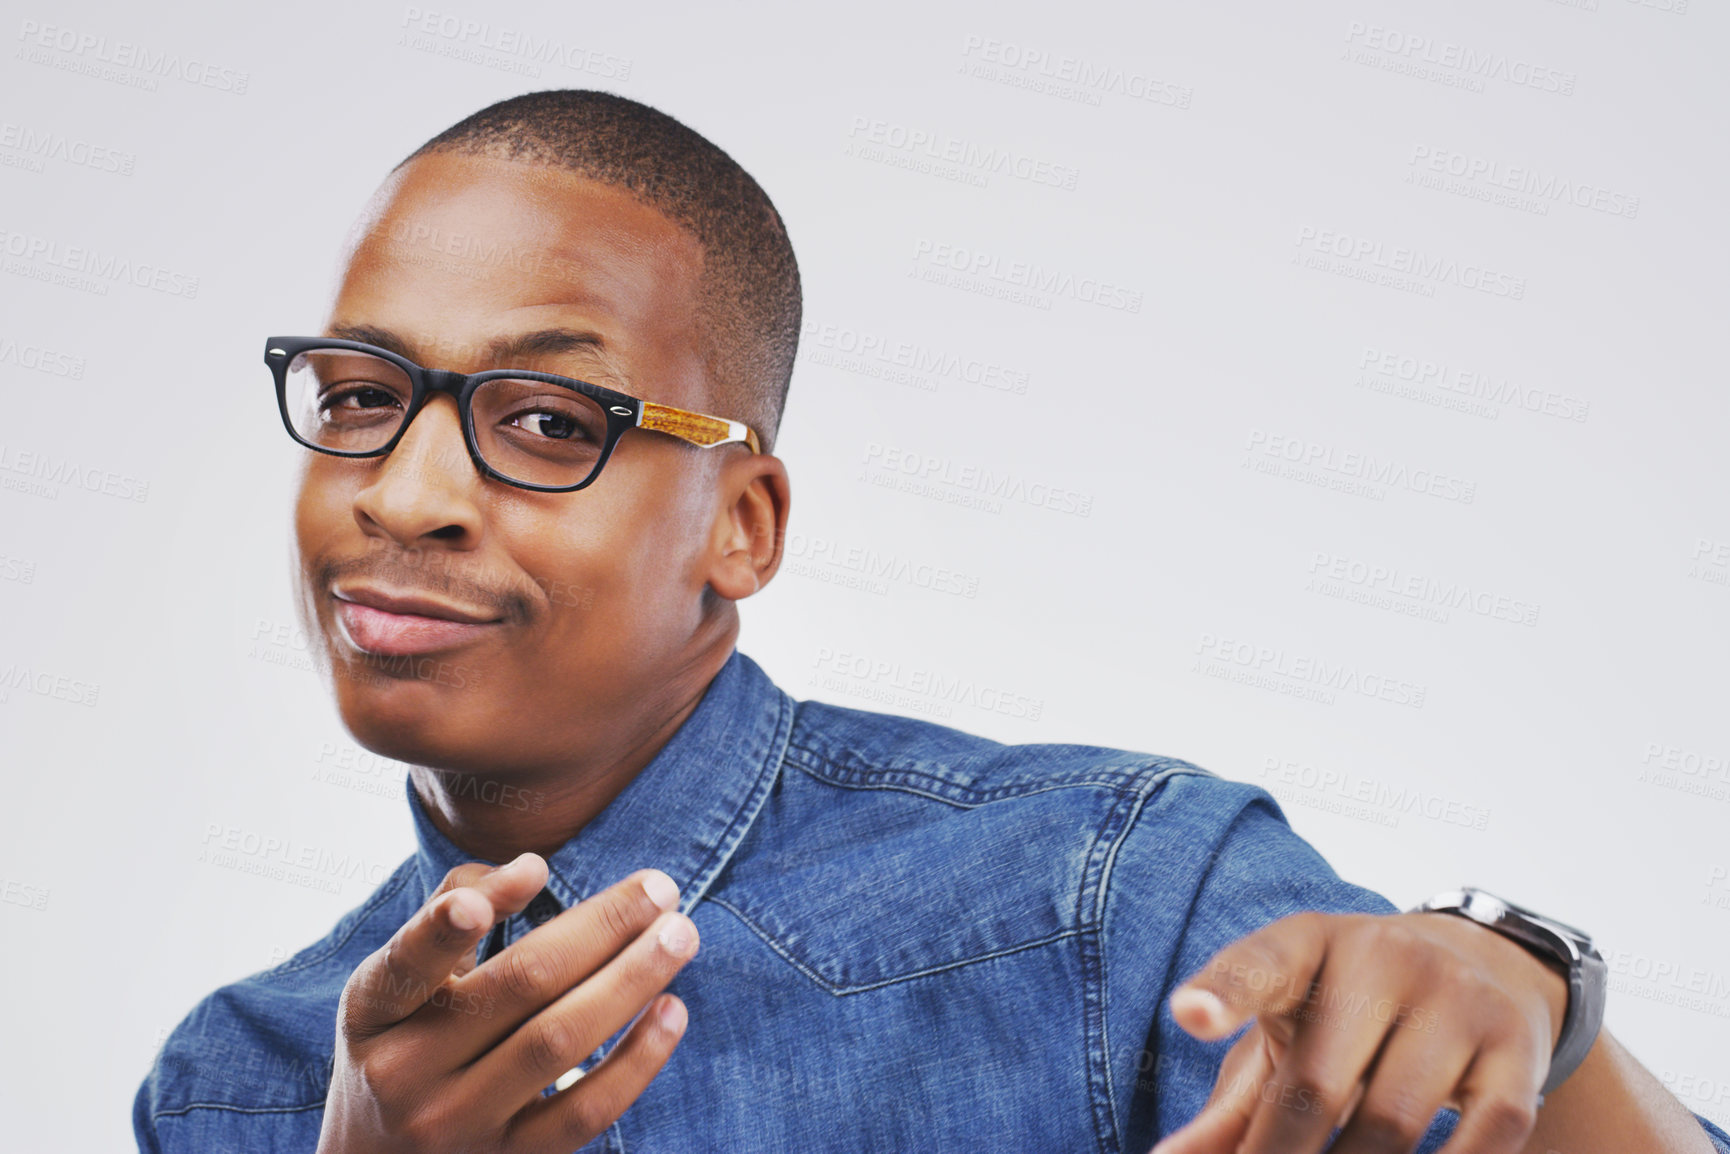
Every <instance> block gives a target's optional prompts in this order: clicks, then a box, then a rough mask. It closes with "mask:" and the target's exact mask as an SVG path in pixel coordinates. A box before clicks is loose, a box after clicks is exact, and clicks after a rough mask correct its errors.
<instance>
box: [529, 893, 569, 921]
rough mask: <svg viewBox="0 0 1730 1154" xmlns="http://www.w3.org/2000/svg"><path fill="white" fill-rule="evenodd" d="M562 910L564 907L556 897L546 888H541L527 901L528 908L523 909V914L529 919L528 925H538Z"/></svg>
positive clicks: (549, 919)
mask: <svg viewBox="0 0 1730 1154" xmlns="http://www.w3.org/2000/svg"><path fill="white" fill-rule="evenodd" d="M563 910H564V907H563V906H561V905H560V904H559V899H558V898H555V897H554V896H553V895H552V894H550V893H548V892H547V891H546V890H542V891H541V892H540V893H538V894H536V895H535V896H534V898H533V899H532V900H531V901H530V902H529V904H528V908H527V909H525V910H524V911H523V916H524V917H526V918H528V919H529V924H530V925H532V926H538V925H540V924H542V923H543V922H548V921H551V920H552V919H553V918H555V917H557V916H558V915H559V914H560V913H561V912H562V911H563Z"/></svg>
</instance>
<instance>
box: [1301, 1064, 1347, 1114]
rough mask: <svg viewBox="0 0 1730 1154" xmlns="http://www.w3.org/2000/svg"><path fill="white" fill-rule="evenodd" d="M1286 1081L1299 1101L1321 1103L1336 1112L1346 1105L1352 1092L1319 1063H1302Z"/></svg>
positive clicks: (1340, 1079)
mask: <svg viewBox="0 0 1730 1154" xmlns="http://www.w3.org/2000/svg"><path fill="white" fill-rule="evenodd" d="M1286 1081H1287V1085H1288V1086H1289V1087H1290V1088H1291V1090H1292V1091H1293V1092H1294V1094H1295V1096H1296V1098H1297V1100H1298V1101H1300V1102H1301V1101H1315V1102H1320V1103H1321V1104H1322V1105H1323V1106H1324V1107H1325V1108H1328V1109H1332V1110H1335V1111H1336V1112H1337V1110H1338V1109H1339V1108H1341V1107H1343V1106H1344V1105H1345V1101H1346V1097H1347V1095H1348V1094H1349V1093H1350V1091H1351V1087H1350V1086H1349V1085H1347V1084H1346V1083H1345V1081H1344V1079H1342V1078H1340V1077H1339V1076H1337V1075H1336V1074H1335V1073H1334V1072H1333V1071H1332V1070H1330V1069H1328V1068H1326V1067H1325V1066H1323V1065H1321V1064H1320V1063H1318V1062H1303V1063H1300V1064H1299V1065H1298V1066H1297V1067H1296V1068H1295V1069H1293V1070H1292V1071H1291V1073H1290V1075H1289V1076H1288V1078H1287V1079H1286Z"/></svg>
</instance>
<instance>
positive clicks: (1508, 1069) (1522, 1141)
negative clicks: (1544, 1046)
mask: <svg viewBox="0 0 1730 1154" xmlns="http://www.w3.org/2000/svg"><path fill="white" fill-rule="evenodd" d="M1548 1066H1549V1056H1548V1055H1540V1054H1539V1053H1538V1052H1537V1049H1536V1047H1535V1046H1534V1045H1533V1044H1531V1043H1530V1042H1529V1041H1526V1040H1523V1039H1513V1038H1510V1039H1509V1040H1507V1041H1505V1042H1503V1043H1502V1044H1500V1045H1496V1046H1486V1047H1484V1048H1483V1049H1480V1050H1479V1051H1478V1055H1477V1057H1476V1058H1475V1059H1474V1060H1473V1062H1472V1065H1471V1067H1470V1068H1468V1069H1467V1070H1466V1074H1465V1077H1464V1078H1463V1079H1462V1080H1461V1082H1460V1085H1459V1092H1458V1095H1457V1097H1458V1098H1459V1100H1460V1107H1459V1110H1460V1121H1459V1125H1457V1126H1455V1127H1454V1136H1453V1137H1452V1138H1451V1139H1450V1140H1449V1141H1448V1154H1456V1152H1457V1154H1514V1152H1515V1151H1518V1150H1521V1149H1524V1147H1525V1145H1526V1139H1527V1138H1529V1137H1530V1136H1531V1133H1532V1130H1533V1128H1535V1127H1536V1126H1537V1124H1538V1092H1539V1091H1540V1090H1542V1089H1543V1088H1544V1079H1545V1077H1546V1076H1547V1075H1548Z"/></svg>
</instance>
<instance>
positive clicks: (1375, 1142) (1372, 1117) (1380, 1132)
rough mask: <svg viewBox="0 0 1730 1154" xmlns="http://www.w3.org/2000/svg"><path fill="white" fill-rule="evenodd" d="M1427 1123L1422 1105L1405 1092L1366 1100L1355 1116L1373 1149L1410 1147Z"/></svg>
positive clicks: (1358, 1126)
mask: <svg viewBox="0 0 1730 1154" xmlns="http://www.w3.org/2000/svg"><path fill="white" fill-rule="evenodd" d="M1428 1124H1429V1118H1428V1117H1426V1116H1425V1115H1424V1112H1423V1108H1422V1107H1421V1106H1420V1105H1419V1104H1418V1103H1417V1101H1416V1100H1414V1099H1413V1098H1411V1097H1409V1096H1406V1095H1395V1096H1392V1097H1387V1098H1379V1099H1376V1100H1373V1101H1366V1102H1364V1104H1363V1105H1362V1106H1361V1107H1359V1108H1358V1113H1357V1118H1356V1126H1357V1128H1358V1129H1359V1131H1361V1132H1362V1134H1363V1136H1364V1137H1365V1138H1366V1139H1368V1140H1369V1145H1370V1148H1371V1149H1384V1148H1385V1149H1388V1150H1410V1149H1411V1148H1412V1147H1414V1146H1416V1145H1417V1142H1418V1137H1419V1135H1421V1134H1422V1133H1423V1132H1424V1129H1425V1128H1426V1127H1427V1126H1428Z"/></svg>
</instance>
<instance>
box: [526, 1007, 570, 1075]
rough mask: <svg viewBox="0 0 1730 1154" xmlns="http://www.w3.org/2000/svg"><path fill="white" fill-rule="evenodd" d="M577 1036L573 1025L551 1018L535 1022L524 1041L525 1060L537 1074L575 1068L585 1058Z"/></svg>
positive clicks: (537, 1019)
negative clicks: (555, 1069)
mask: <svg viewBox="0 0 1730 1154" xmlns="http://www.w3.org/2000/svg"><path fill="white" fill-rule="evenodd" d="M576 1050H577V1034H576V1031H575V1030H574V1029H573V1028H572V1027H571V1025H570V1023H568V1022H566V1021H564V1020H563V1019H561V1018H558V1017H554V1016H552V1015H550V1014H543V1015H541V1016H540V1017H539V1018H536V1019H535V1022H534V1024H533V1025H532V1026H530V1027H529V1028H528V1030H527V1031H525V1033H524V1037H523V1057H524V1061H525V1062H527V1063H528V1065H529V1068H530V1069H531V1070H532V1071H534V1072H535V1073H536V1074H539V1073H540V1072H541V1071H543V1070H551V1069H553V1068H555V1067H557V1069H558V1070H559V1071H560V1072H561V1073H562V1072H563V1071H565V1070H568V1069H570V1068H571V1067H572V1066H575V1065H576V1064H577V1062H578V1060H579V1059H581V1058H582V1055H581V1054H579V1053H577V1052H576Z"/></svg>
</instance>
